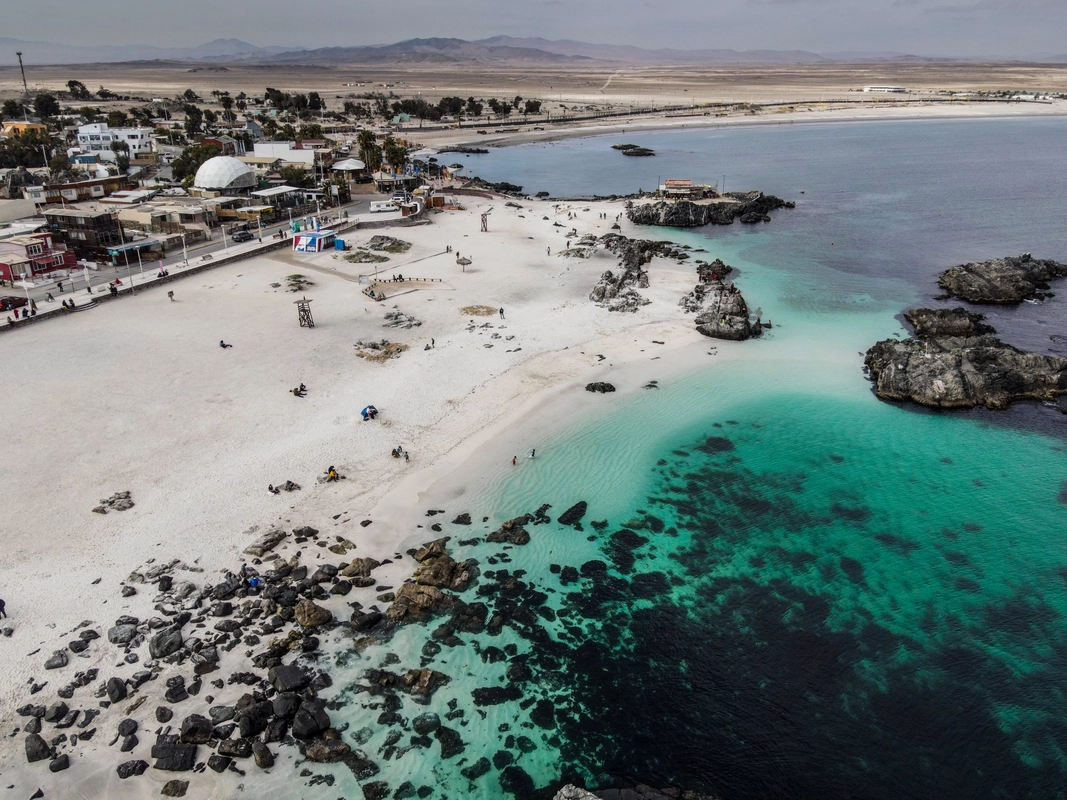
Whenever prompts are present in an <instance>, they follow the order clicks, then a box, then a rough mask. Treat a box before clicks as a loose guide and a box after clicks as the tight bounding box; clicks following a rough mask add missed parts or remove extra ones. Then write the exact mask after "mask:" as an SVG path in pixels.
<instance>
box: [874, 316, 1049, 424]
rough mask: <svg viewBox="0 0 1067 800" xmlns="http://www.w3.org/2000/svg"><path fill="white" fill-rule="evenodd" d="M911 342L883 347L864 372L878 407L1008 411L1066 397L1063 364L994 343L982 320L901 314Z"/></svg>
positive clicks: (878, 347)
mask: <svg viewBox="0 0 1067 800" xmlns="http://www.w3.org/2000/svg"><path fill="white" fill-rule="evenodd" d="M904 316H905V318H906V319H907V320H908V321H909V322H910V323H912V325H913V326H914V328H915V337H916V338H913V339H905V340H897V339H885V340H883V341H881V342H878V343H877V344H875V345H874V346H873V347H871V348H870V349H869V350H868V351H867V355H866V357H865V358H864V362H863V363H864V367H865V369H866V370H868V371H869V375H870V378H871V380H872V381H873V383H874V391H875V394H876V395H878V397H880V398H882V399H883V400H897V401H911V402H914V403H918V404H920V405H924V406H928V407H931V408H974V407H975V406H983V407H985V408H990V409H1004V408H1007V407H1008V406H1009V405H1011V403H1012V402H1013V401H1015V400H1041V401H1045V402H1053V401H1055V400H1056V398H1057V397H1060V396H1062V395H1065V394H1067V358H1058V357H1056V356H1047V355H1042V354H1039V353H1027V352H1024V351H1022V350H1019V349H1017V348H1015V347H1012V346H1011V345H1008V344H1005V343H1004V342H1002V341H1000V340H999V339H997V338H996V337H995V336H994V335H993V334H995V333H996V331H995V330H993V328H991V327H990V326H989V325H986V324H984V323H983V322H982V320H983V319H984V317H983V316H982V315H981V314H972V313H970V312H968V311H967V310H966V309H963V308H956V309H952V310H947V309H936V310H935V309H928V308H920V309H913V310H910V311H907V312H905V315H904Z"/></svg>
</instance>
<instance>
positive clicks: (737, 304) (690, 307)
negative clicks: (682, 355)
mask: <svg viewBox="0 0 1067 800" xmlns="http://www.w3.org/2000/svg"><path fill="white" fill-rule="evenodd" d="M679 305H680V306H681V307H682V308H683V309H684V310H685V311H686V312H687V313H695V314H696V315H697V318H696V320H694V322H695V323H696V328H697V330H698V331H699V332H700V333H702V334H703V335H704V336H710V337H711V338H713V339H730V340H732V341H737V342H742V341H744V340H745V339H751V338H752V337H753V336H759V335H760V334H761V333H762V332H763V330H762V327H761V326H760V324H759V323H758V322H757V323H756V324H752V323H751V322H749V315H748V304H747V303H746V302H745V298H744V297H743V296H742V295H741V292H739V291H738V290H737V287H736V286H734V285H733V284H732V283H723V282H722V281H713V282H711V283H698V284H697V285H696V286H695V287H693V291H692V292H690V293H689V294H687V295H685V296H684V297H683V298H682V299H681V301H680V302H679Z"/></svg>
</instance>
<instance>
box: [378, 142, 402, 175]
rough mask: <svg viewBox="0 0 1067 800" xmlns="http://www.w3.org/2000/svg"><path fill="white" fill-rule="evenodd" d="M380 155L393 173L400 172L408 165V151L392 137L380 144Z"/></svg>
mask: <svg viewBox="0 0 1067 800" xmlns="http://www.w3.org/2000/svg"><path fill="white" fill-rule="evenodd" d="M382 155H383V156H384V157H385V160H386V161H387V162H388V164H389V166H391V167H392V168H393V170H394V171H395V172H400V171H401V170H402V169H404V166H405V165H406V164H407V163H408V149H407V148H406V147H404V145H402V144H400V142H398V141H397V140H396V139H394V138H393V137H392V136H390V137H388V138H387V139H386V140H385V141H384V142H382Z"/></svg>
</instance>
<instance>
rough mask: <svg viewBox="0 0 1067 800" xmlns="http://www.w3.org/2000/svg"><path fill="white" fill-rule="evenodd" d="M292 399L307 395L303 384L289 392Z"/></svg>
mask: <svg viewBox="0 0 1067 800" xmlns="http://www.w3.org/2000/svg"><path fill="white" fill-rule="evenodd" d="M289 391H290V392H291V393H292V394H293V396H294V397H305V396H306V395H307V393H308V390H307V387H306V386H304V384H300V385H299V386H297V387H296V388H295V389H290V390H289Z"/></svg>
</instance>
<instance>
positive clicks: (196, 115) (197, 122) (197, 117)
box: [184, 105, 204, 136]
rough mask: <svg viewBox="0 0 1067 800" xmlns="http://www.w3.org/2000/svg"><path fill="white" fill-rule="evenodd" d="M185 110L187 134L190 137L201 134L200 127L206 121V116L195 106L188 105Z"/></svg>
mask: <svg viewBox="0 0 1067 800" xmlns="http://www.w3.org/2000/svg"><path fill="white" fill-rule="evenodd" d="M184 110H185V133H186V134H187V135H189V136H195V135H196V134H198V133H200V126H201V123H203V121H204V114H203V112H202V111H201V110H200V109H199V108H197V107H196V106H193V105H187V106H186V107H185V109H184Z"/></svg>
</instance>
